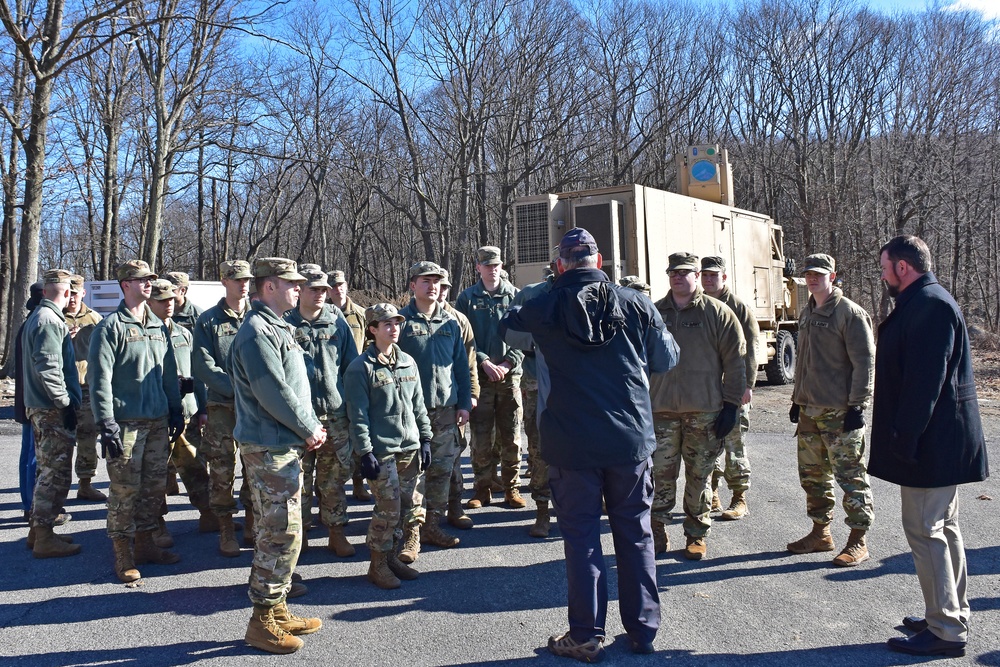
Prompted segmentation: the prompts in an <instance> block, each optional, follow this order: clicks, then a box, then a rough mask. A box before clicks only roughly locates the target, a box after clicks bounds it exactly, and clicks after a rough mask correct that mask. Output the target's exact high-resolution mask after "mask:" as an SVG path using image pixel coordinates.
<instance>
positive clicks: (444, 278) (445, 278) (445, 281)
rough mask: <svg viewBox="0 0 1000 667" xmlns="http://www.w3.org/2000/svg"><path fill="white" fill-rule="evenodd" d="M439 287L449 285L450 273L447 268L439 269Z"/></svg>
mask: <svg viewBox="0 0 1000 667" xmlns="http://www.w3.org/2000/svg"><path fill="white" fill-rule="evenodd" d="M441 287H451V274H449V273H448V269H441Z"/></svg>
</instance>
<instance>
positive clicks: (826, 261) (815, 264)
mask: <svg viewBox="0 0 1000 667" xmlns="http://www.w3.org/2000/svg"><path fill="white" fill-rule="evenodd" d="M836 270H837V262H836V261H834V259H833V257H830V256H829V255H824V254H823V253H819V254H817V255H809V256H808V257H806V268H804V269H802V273H806V272H808V271H815V272H816V273H822V274H824V275H826V274H828V273H833V272H834V271H836Z"/></svg>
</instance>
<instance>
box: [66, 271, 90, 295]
mask: <svg viewBox="0 0 1000 667" xmlns="http://www.w3.org/2000/svg"><path fill="white" fill-rule="evenodd" d="M85 282H87V281H86V280H84V279H83V276H80V275H77V274H75V273H74V274H73V275H71V276H70V277H69V291H70V292H72V293H73V294H79V293H80V292H82V291H83V285H84V283H85Z"/></svg>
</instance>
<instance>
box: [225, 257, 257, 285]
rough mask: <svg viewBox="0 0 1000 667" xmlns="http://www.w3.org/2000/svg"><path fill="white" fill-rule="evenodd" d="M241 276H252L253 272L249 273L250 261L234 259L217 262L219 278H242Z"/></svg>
mask: <svg viewBox="0 0 1000 667" xmlns="http://www.w3.org/2000/svg"><path fill="white" fill-rule="evenodd" d="M243 278H253V274H252V273H250V262H248V261H246V260H243V259H234V260H232V261H230V262H222V263H220V264H219V279H220V280H242V279H243Z"/></svg>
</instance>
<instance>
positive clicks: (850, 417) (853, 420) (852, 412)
mask: <svg viewBox="0 0 1000 667" xmlns="http://www.w3.org/2000/svg"><path fill="white" fill-rule="evenodd" d="M864 427H865V410H864V408H862V407H861V406H860V405H852V406H851V407H849V408H847V414H846V415H844V433H847V432H849V431H857V430H858V429H859V428H864Z"/></svg>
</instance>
